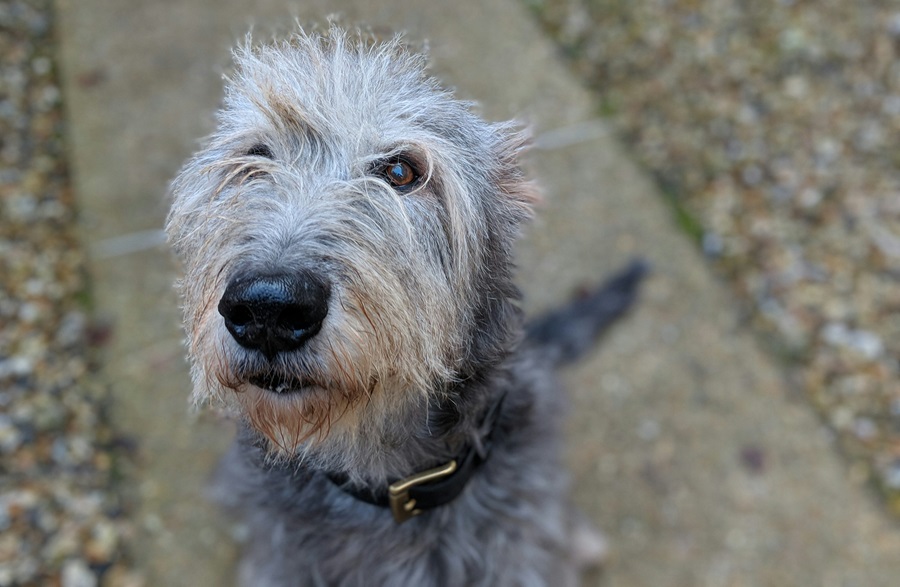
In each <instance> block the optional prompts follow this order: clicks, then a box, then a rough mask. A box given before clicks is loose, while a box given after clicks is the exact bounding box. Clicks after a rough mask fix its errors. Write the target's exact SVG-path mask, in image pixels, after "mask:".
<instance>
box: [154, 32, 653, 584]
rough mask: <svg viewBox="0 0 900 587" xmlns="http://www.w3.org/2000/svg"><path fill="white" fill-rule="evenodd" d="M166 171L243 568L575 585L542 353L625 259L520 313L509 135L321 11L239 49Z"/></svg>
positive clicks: (571, 335)
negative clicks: (225, 427)
mask: <svg viewBox="0 0 900 587" xmlns="http://www.w3.org/2000/svg"><path fill="white" fill-rule="evenodd" d="M234 55H235V68H234V72H233V74H231V76H230V79H228V81H227V88H226V94H225V98H224V104H223V107H222V108H221V110H220V111H219V113H218V126H217V129H216V130H215V132H214V133H213V134H212V135H211V136H210V137H209V138H208V139H207V140H206V143H205V146H204V147H203V148H202V150H200V151H199V152H198V153H197V154H195V155H194V156H193V158H191V159H190V160H189V161H188V162H187V163H186V164H185V165H184V167H183V168H182V170H181V171H180V173H179V175H178V176H177V178H176V179H175V180H174V182H173V184H172V190H171V192H172V207H171V211H170V214H169V216H168V219H167V232H168V235H169V240H170V242H171V244H172V246H173V248H174V251H175V253H176V255H177V257H178V258H179V259H180V260H181V261H182V263H183V266H184V277H183V279H181V280H180V283H179V290H180V293H181V296H182V300H183V304H184V322H185V329H186V332H187V346H188V354H189V357H190V360H191V364H192V379H193V385H194V391H193V397H194V399H195V400H196V401H197V402H199V403H213V404H216V405H218V406H221V407H222V408H224V409H225V410H227V411H228V412H229V413H232V414H234V416H235V418H237V420H238V421H239V422H240V432H239V434H238V438H237V440H236V442H235V444H234V445H233V447H232V448H231V450H230V451H229V452H228V454H227V455H226V456H225V458H224V459H223V462H222V464H221V465H220V468H219V471H218V473H217V481H216V483H215V491H214V493H215V496H216V499H217V500H218V501H219V502H221V503H222V504H223V505H224V506H225V507H226V508H228V509H229V510H231V511H232V512H234V513H235V514H236V515H238V516H240V517H241V518H242V519H243V522H244V523H245V524H246V528H247V534H248V536H247V540H246V544H245V547H244V553H243V555H242V559H241V562H240V565H239V570H238V575H239V580H240V581H241V582H242V583H243V584H244V585H253V586H269V585H271V586H284V585H416V586H420V587H421V586H430V585H434V586H438V585H491V586H502V585H511V586H512V585H516V586H521V585H551V584H552V585H572V584H577V582H578V577H579V573H580V571H581V569H582V568H583V567H584V566H585V565H586V564H589V563H591V562H595V561H596V560H597V559H598V558H599V557H600V556H601V554H602V551H603V548H604V545H603V542H602V538H601V537H600V535H599V534H597V533H595V532H594V531H593V530H592V529H590V528H589V526H588V525H587V524H586V523H585V522H584V521H583V519H582V518H581V517H580V516H578V515H577V514H576V513H575V512H574V510H573V509H572V506H571V505H570V504H569V502H568V498H567V492H568V489H567V488H568V481H567V475H566V474H565V471H564V468H563V466H562V463H561V430H560V428H561V420H562V417H563V412H564V405H565V397H564V393H563V391H562V390H561V386H560V384H559V382H558V380H557V378H556V374H555V372H556V369H557V367H559V366H561V365H563V364H565V363H568V362H571V361H574V360H575V359H577V358H578V357H580V356H582V355H583V354H584V353H585V352H587V351H588V350H589V349H590V348H592V346H593V344H594V342H595V341H596V340H597V338H598V337H599V336H600V334H601V333H602V332H603V331H604V330H605V329H606V327H607V326H608V325H609V324H610V323H611V322H613V321H614V320H615V319H616V318H617V317H619V316H620V315H622V314H623V313H624V312H625V311H626V310H627V309H628V308H629V307H630V306H631V305H632V303H633V301H634V300H635V298H636V295H637V289H638V285H639V282H640V281H641V278H642V276H643V275H644V273H645V267H644V265H643V264H642V263H640V262H635V263H633V264H632V265H630V266H629V267H627V268H625V269H624V270H623V271H622V272H621V273H619V274H618V275H616V276H615V277H613V278H612V279H611V280H609V281H608V282H607V283H606V284H605V285H604V286H602V287H600V288H598V289H596V290H594V291H592V292H589V293H587V294H586V295H584V296H581V297H579V298H577V299H575V300H573V301H572V302H571V303H569V304H567V305H566V306H564V307H562V308H560V309H558V310H555V311H552V312H550V313H548V314H546V315H544V316H542V317H539V318H537V319H535V320H533V321H531V322H530V323H529V324H528V325H527V326H526V325H525V322H524V319H523V316H522V312H521V310H520V308H519V305H518V299H519V297H520V296H519V292H518V289H517V288H516V286H515V285H514V283H513V269H514V267H513V260H512V257H513V248H514V243H515V240H516V238H517V236H518V234H519V232H520V229H521V227H522V226H523V224H524V223H525V222H526V221H527V220H528V219H529V218H530V217H531V215H532V209H533V206H534V204H535V202H536V201H537V198H538V196H537V190H536V188H535V186H534V184H533V183H532V182H531V181H529V180H528V179H527V177H526V175H525V174H524V172H523V170H522V167H521V165H520V157H521V155H522V153H523V151H524V149H525V148H526V146H527V143H528V140H527V135H526V133H524V132H523V131H522V130H521V129H520V128H519V127H518V126H517V125H516V124H514V123H510V122H507V123H487V122H485V121H483V120H482V119H480V118H479V117H478V116H476V115H475V114H473V112H472V104H471V103H467V102H464V101H460V100H458V99H456V98H454V96H453V94H452V92H451V91H449V90H447V89H445V88H443V87H442V86H441V85H440V84H439V82H438V81H437V80H435V79H434V78H433V77H431V76H430V74H429V73H428V72H427V68H426V65H427V63H426V58H425V57H424V56H422V55H421V54H419V53H417V52H415V51H412V50H410V49H409V47H408V46H407V44H406V43H405V42H404V40H403V39H402V38H401V37H396V38H393V39H390V40H384V41H381V40H375V39H372V38H369V36H367V35H366V34H364V33H359V32H348V31H346V30H343V29H341V28H339V27H337V26H334V25H332V26H331V27H330V28H328V29H327V30H324V31H321V32H307V31H304V30H302V29H301V30H299V31H298V32H296V33H294V34H293V35H292V36H291V37H290V38H288V39H285V40H281V41H273V42H271V43H269V44H263V45H259V46H256V45H254V44H253V42H252V41H251V40H250V39H249V38H248V40H247V41H246V42H245V43H244V44H243V45H242V46H240V47H239V48H238V49H236V50H235V53H234Z"/></svg>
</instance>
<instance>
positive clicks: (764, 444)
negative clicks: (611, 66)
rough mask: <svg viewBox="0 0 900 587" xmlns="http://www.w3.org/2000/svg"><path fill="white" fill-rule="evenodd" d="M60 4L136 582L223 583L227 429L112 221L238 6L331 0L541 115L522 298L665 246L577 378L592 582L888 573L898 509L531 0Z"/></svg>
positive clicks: (151, 224)
mask: <svg viewBox="0 0 900 587" xmlns="http://www.w3.org/2000/svg"><path fill="white" fill-rule="evenodd" d="M57 8H58V11H59V17H60V23H61V27H60V37H61V46H62V63H63V67H64V72H63V73H64V79H65V92H66V94H65V95H66V100H67V103H68V108H69V119H70V129H71V147H72V149H71V157H72V167H73V170H74V173H75V181H76V189H77V192H78V194H79V198H80V202H81V209H82V215H83V224H84V233H85V238H86V240H87V242H88V243H89V244H91V245H92V246H93V250H95V251H99V252H101V253H102V255H97V256H95V258H94V260H93V262H92V266H91V271H92V275H93V280H94V291H95V298H96V305H97V308H98V311H100V312H104V313H107V314H108V315H109V316H111V317H112V318H113V320H114V321H115V328H116V330H115V332H116V336H115V339H114V341H113V343H112V345H111V347H110V349H109V351H108V353H107V357H106V363H107V364H106V369H105V374H106V377H108V378H109V379H110V380H111V381H112V382H113V384H114V386H115V389H116V393H117V400H118V402H117V408H116V412H115V415H116V418H117V420H118V421H119V423H120V426H121V427H122V428H123V429H124V430H126V431H128V432H130V433H132V434H133V435H135V437H137V439H138V440H139V441H140V444H141V461H140V469H139V471H138V472H137V478H135V479H132V480H131V484H132V486H133V487H134V488H135V490H136V491H137V494H138V496H139V497H140V498H141V505H140V510H139V512H138V520H139V523H140V528H141V532H140V535H139V536H138V538H137V547H136V554H137V556H138V558H139V562H140V563H141V565H142V567H143V568H144V569H145V571H146V572H147V574H148V585H191V586H203V585H210V586H212V585H227V584H229V583H230V577H231V568H232V567H231V564H232V561H233V548H232V547H231V545H230V538H229V533H228V527H227V525H226V524H225V523H224V522H223V520H221V518H220V517H219V516H218V515H217V513H216V512H215V511H213V510H212V509H211V508H210V507H209V506H208V505H206V503H205V502H204V501H203V499H202V495H201V494H202V486H203V483H204V481H205V479H206V477H207V475H208V472H209V471H210V470H211V468H212V467H213V466H214V462H215V459H216V455H218V454H219V453H220V452H221V451H222V450H224V447H225V446H226V444H227V442H228V440H229V438H230V434H231V431H230V427H229V426H228V425H227V424H223V423H221V422H217V421H216V420H215V419H213V418H210V417H201V418H199V419H194V418H191V417H190V416H189V415H188V410H187V399H186V398H187V393H188V389H189V381H188V376H187V371H186V368H185V366H184V364H183V362H182V360H181V356H182V354H183V349H182V348H181V345H180V338H181V335H180V331H179V327H178V310H177V300H176V299H175V296H174V294H173V292H172V289H171V287H170V284H171V282H172V281H173V280H174V278H175V274H176V270H175V268H174V266H173V265H172V264H171V262H170V261H169V258H168V255H167V253H166V252H165V250H164V249H162V248H159V247H157V248H150V249H148V250H144V251H140V252H131V253H127V254H119V255H116V254H115V248H114V247H112V248H111V247H109V246H106V245H109V244H110V242H111V241H109V240H108V239H110V238H113V237H120V236H122V235H129V234H134V233H138V235H139V236H140V235H142V234H143V235H146V233H141V232H140V231H146V230H153V229H158V228H159V227H160V226H161V225H162V221H163V217H164V214H165V201H164V197H163V196H164V194H165V191H166V185H167V182H168V181H169V180H170V179H171V177H172V176H173V175H174V173H175V172H176V170H177V168H178V167H179V165H180V163H181V162H182V161H183V160H184V159H185V158H186V157H187V156H188V155H189V154H190V153H191V152H192V150H193V149H194V148H195V147H196V145H197V138H198V137H200V136H202V135H203V134H204V133H206V132H208V131H209V130H210V129H211V128H212V116H211V115H212V112H213V110H214V108H215V106H216V104H217V102H218V100H219V97H220V95H221V80H220V73H221V72H222V71H223V69H224V68H225V67H226V66H227V63H228V48H229V47H230V46H231V45H232V44H233V43H234V41H235V40H236V39H239V38H241V37H242V36H243V34H244V32H245V31H246V30H247V29H248V27H249V25H251V24H255V25H256V29H257V30H259V31H264V32H263V33H262V34H263V35H264V36H265V35H267V31H268V30H269V29H270V27H273V26H277V27H280V28H282V29H284V30H288V29H289V28H290V23H291V22H292V21H293V19H294V17H299V18H300V19H301V20H303V21H319V22H321V21H322V20H323V19H324V17H325V16H326V15H328V14H332V13H335V12H339V13H342V14H343V15H344V17H345V19H346V20H347V21H348V22H355V21H362V22H367V23H369V24H371V25H373V26H375V27H378V28H386V29H391V30H407V31H409V32H410V35H411V37H412V38H415V39H422V38H427V39H429V41H430V46H431V51H432V57H433V61H434V64H435V71H436V73H437V74H438V75H439V76H440V77H441V78H442V79H444V80H445V81H446V82H447V83H448V84H449V85H452V86H454V87H456V88H457V89H458V92H459V94H460V95H461V96H462V97H465V98H473V99H477V100H479V101H480V102H481V104H482V109H483V112H484V113H485V115H486V116H487V117H489V118H492V119H504V118H508V117H512V116H516V117H519V118H521V119H524V120H527V121H529V122H530V123H531V124H532V126H533V127H534V128H535V131H536V134H537V135H538V137H539V141H538V145H541V144H543V145H544V146H545V148H543V149H538V150H536V151H535V152H534V153H533V155H532V157H531V161H530V163H531V166H532V167H533V169H534V171H535V174H536V175H537V176H538V177H539V178H540V183H541V184H542V185H543V186H544V188H545V193H546V203H545V205H544V207H543V209H542V211H541V216H540V218H539V219H538V220H537V221H536V223H535V225H534V226H533V227H532V229H531V230H530V231H529V234H528V238H527V240H526V242H525V243H524V246H523V249H522V252H521V265H522V270H521V275H522V283H523V284H524V285H525V290H526V295H527V302H526V305H527V307H528V308H530V309H537V308H542V307H546V306H549V305H551V304H553V303H555V302H558V301H559V300H560V299H563V298H564V297H566V296H567V295H569V293H570V292H571V290H572V288H573V287H575V286H577V285H579V284H582V283H586V282H594V281H596V280H598V279H599V278H600V277H601V276H602V275H604V274H605V273H606V272H608V271H610V270H612V269H613V268H614V267H615V266H617V265H618V264H619V263H621V262H623V261H624V260H626V259H627V258H629V257H631V256H633V255H643V256H646V257H647V258H649V259H650V260H651V262H652V263H653V265H654V267H655V269H656V273H655V275H654V277H653V278H652V279H651V280H650V282H649V283H648V286H647V289H646V291H645V295H644V301H643V304H642V305H641V307H640V308H639V309H638V310H637V311H636V312H634V314H633V315H632V316H631V317H630V318H629V319H628V320H627V321H626V322H624V323H622V324H621V325H619V326H618V327H617V328H616V329H615V330H614V332H613V333H612V334H611V335H610V336H609V337H607V339H606V341H605V343H604V346H603V349H602V351H600V352H599V353H598V354H597V355H596V356H595V357H594V358H592V359H591V360H590V361H589V362H588V363H587V364H585V365H583V366H581V367H580V368H578V369H576V370H575V371H573V372H572V373H570V376H569V378H568V379H569V381H570V382H571V384H572V388H573V398H574V407H575V409H574V410H573V415H572V423H571V427H570V440H571V443H570V444H571V447H572V448H571V451H570V461H571V463H572V465H573V471H574V473H575V479H576V486H575V495H576V499H577V500H578V502H579V504H580V505H581V506H582V507H583V508H584V510H585V512H586V513H587V514H588V515H589V516H590V517H592V518H593V519H595V520H596V521H597V523H598V524H599V525H600V526H601V527H603V528H604V529H605V530H606V532H607V533H608V534H609V537H610V539H611V542H612V546H613V550H614V556H613V559H612V561H611V563H610V565H609V566H608V568H607V570H606V571H605V572H604V573H603V574H602V576H597V577H592V578H591V582H592V584H597V585H604V586H613V585H616V586H618V585H622V586H644V585H646V586H654V587H656V586H669V585H671V586H696V585H767V586H769V585H770V586H779V587H780V586H785V585H864V586H867V587H868V586H880V585H884V586H887V585H893V584H895V578H896V577H897V576H900V533H898V531H897V529H896V528H895V527H892V526H890V525H889V524H888V523H887V522H885V521H884V519H883V518H882V514H881V513H880V511H879V509H878V507H877V505H876V504H875V503H874V502H873V500H872V497H871V495H870V494H869V493H868V492H867V491H866V490H865V489H864V488H861V487H858V486H855V485H854V484H853V483H852V482H851V481H850V480H848V475H847V471H846V470H845V468H844V465H843V464H842V463H841V461H840V459H839V458H837V457H836V456H835V454H834V450H833V447H832V445H831V443H830V441H829V439H828V437H827V434H826V433H825V431H824V429H823V428H822V427H821V426H820V425H819V423H818V422H817V421H816V420H815V418H814V417H813V416H812V415H811V411H810V410H809V409H808V408H807V406H805V405H804V404H803V403H802V402H799V401H795V400H793V399H792V398H791V397H790V394H789V390H788V389H787V388H786V386H785V385H784V382H783V381H782V379H781V376H780V373H779V371H778V369H777V368H776V366H775V365H773V363H772V362H771V361H770V360H768V359H767V358H766V357H765V356H763V355H762V354H761V353H760V352H759V350H758V349H757V348H756V346H755V344H754V341H753V339H752V338H751V337H750V336H749V335H748V334H747V333H746V332H744V330H743V329H742V328H741V326H740V324H739V323H738V321H737V319H736V317H735V311H734V308H733V307H732V305H731V303H730V300H729V298H728V294H727V292H726V290H725V289H724V288H723V287H722V286H721V285H720V284H719V283H717V282H716V281H715V280H714V279H713V278H712V277H711V276H710V274H709V273H708V272H707V270H706V268H705V266H704V265H703V262H702V259H700V258H699V257H698V256H697V254H696V252H695V250H694V248H693V247H692V246H691V245H690V243H688V242H687V240H686V239H685V238H684V237H683V236H682V235H681V234H680V233H679V232H678V230H677V229H676V228H675V226H674V225H673V223H672V222H671V221H670V218H669V216H668V214H667V211H666V209H665V207H664V206H663V204H662V201H661V199H660V198H659V197H658V194H657V193H656V192H655V190H654V188H653V186H652V185H651V184H650V183H649V182H648V181H647V179H646V178H645V177H643V176H642V175H641V174H640V172H639V171H638V170H637V169H636V168H635V166H634V165H633V164H632V163H631V162H630V161H629V159H628V158H627V157H626V156H625V155H623V153H622V152H621V150H620V149H619V147H618V145H617V144H616V143H615V141H614V140H613V139H612V137H611V136H610V134H609V133H608V132H607V131H606V130H605V128H604V126H603V124H602V122H601V123H596V122H593V121H592V119H593V114H592V113H593V110H592V106H591V104H592V103H591V97H590V95H589V94H588V93H587V92H586V91H585V90H584V89H583V88H581V87H580V86H579V84H578V82H577V80H575V79H573V78H572V76H571V75H570V74H569V73H568V72H567V71H566V70H565V68H564V66H563V65H562V64H561V62H560V61H559V60H557V59H556V58H555V57H554V54H553V47H552V46H551V44H550V43H549V41H548V40H546V39H545V38H544V37H543V36H542V34H541V33H540V32H539V30H538V29H537V27H536V26H535V25H534V24H533V23H532V22H531V20H530V19H529V17H528V15H527V13H526V11H525V9H524V7H523V5H522V4H520V3H518V2H515V1H514V0H492V1H490V2H478V1H476V0H460V1H457V2H453V3H439V2H421V3H410V2H400V1H399V0H385V1H382V2H378V3H370V2H365V1H362V0H358V1H354V0H339V1H330V2H326V1H323V0H314V1H307V2H303V3H292V2H286V1H285V0H257V1H256V2H254V3H252V4H251V3H246V2H240V1H238V0H218V1H217V0H197V1H194V2H177V1H174V0H161V1H157V2H152V3H150V2H137V1H132V2H123V1H121V0H78V1H77V2H75V1H74V0H58V1H57ZM572 125H576V126H575V127H573V126H572ZM585 128H587V129H588V130H589V131H590V132H583V131H584V129H585ZM550 131H552V133H551V134H542V133H545V132H550ZM541 137H543V140H540V139H541ZM151 241H152V239H151ZM114 242H117V241H114ZM136 242H146V241H141V239H140V238H137V239H136Z"/></svg>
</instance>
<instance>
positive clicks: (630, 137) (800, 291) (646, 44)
mask: <svg viewBox="0 0 900 587" xmlns="http://www.w3.org/2000/svg"><path fill="white" fill-rule="evenodd" d="M527 3H528V4H529V6H531V7H532V8H533V9H534V11H535V12H536V13H537V14H538V16H539V17H540V19H541V20H542V22H543V23H544V24H545V26H546V28H547V29H548V30H549V31H550V32H551V34H552V35H553V36H554V37H555V38H556V39H557V40H558V42H559V43H560V45H561V46H562V48H563V50H564V52H565V54H566V55H567V56H568V58H569V59H570V60H571V62H572V64H573V65H574V67H575V68H576V69H577V71H578V72H579V73H580V74H581V75H582V76H583V78H584V79H585V80H586V82H587V83H588V84H589V85H590V86H591V87H592V88H594V89H595V90H596V91H597V93H598V96H599V107H598V108H599V109H600V110H601V111H602V112H603V113H604V114H606V115H608V116H609V117H610V118H611V120H612V121H613V122H614V124H615V125H616V127H617V129H618V131H619V132H620V134H621V136H622V137H623V139H624V140H625V141H626V143H627V144H628V145H629V147H630V148H631V149H632V152H633V153H634V154H635V155H636V156H637V157H638V158H639V159H640V160H641V162H642V163H643V164H644V165H645V166H646V168H647V169H649V170H650V171H651V172H652V173H653V175H654V176H655V177H656V178H657V180H658V183H659V184H660V185H661V186H662V188H663V190H664V192H665V193H666V194H667V196H668V197H669V198H670V199H671V202H672V205H673V210H674V212H675V214H676V217H677V218H678V219H679V221H680V222H681V223H682V226H683V227H684V229H685V230H686V231H687V232H688V233H689V234H690V235H692V236H693V237H695V238H696V239H697V241H698V244H699V245H700V246H701V247H702V249H703V251H704V252H705V253H706V254H707V255H708V256H709V258H710V259H711V260H713V261H714V262H715V265H716V266H717V267H718V268H719V269H720V270H721V272H722V274H723V275H725V276H726V277H727V279H728V280H729V281H730V283H731V285H732V286H733V290H734V292H735V293H736V295H737V296H738V297H739V298H740V299H741V300H743V302H744V303H745V306H746V308H747V309H748V312H747V313H748V321H749V322H752V324H753V326H755V327H756V328H757V329H758V330H759V332H761V333H763V335H764V340H765V341H766V342H767V346H768V347H769V348H770V349H771V350H773V351H774V352H775V353H778V354H779V355H781V356H783V357H784V358H785V359H786V363H787V365H788V366H789V372H790V373H791V374H792V379H793V381H794V383H795V387H797V388H798V389H803V390H805V392H806V393H807V395H808V397H809V399H810V401H811V402H812V403H813V404H814V405H815V406H816V408H818V409H819V410H820V413H821V414H822V417H823V418H824V419H825V421H826V422H828V423H829V424H830V426H831V428H832V430H834V431H835V432H836V435H837V436H838V437H839V439H840V445H841V447H842V448H843V449H844V451H845V452H846V453H847V454H848V455H849V456H850V458H851V461H852V464H851V470H850V471H851V474H852V475H854V476H855V477H856V478H857V479H858V480H859V481H860V482H864V481H866V480H871V481H874V482H875V484H876V485H877V486H878V487H879V488H880V489H882V490H883V493H884V495H885V496H886V497H887V502H888V505H889V507H890V508H891V509H892V510H893V511H894V512H896V513H900V380H898V372H900V366H898V353H900V172H898V163H900V158H898V154H900V59H898V57H900V8H898V6H897V4H896V3H894V2H891V1H887V0H884V1H878V0H858V1H855V2H847V1H845V0H822V1H817V2H803V1H799V0H760V1H756V2H745V1H743V0H646V1H641V2H625V1H614V0H527Z"/></svg>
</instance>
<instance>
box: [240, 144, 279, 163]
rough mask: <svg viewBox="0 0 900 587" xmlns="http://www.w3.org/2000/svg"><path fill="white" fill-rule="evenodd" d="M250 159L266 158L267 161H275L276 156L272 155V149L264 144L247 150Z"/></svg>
mask: <svg viewBox="0 0 900 587" xmlns="http://www.w3.org/2000/svg"><path fill="white" fill-rule="evenodd" d="M247 156H248V157H265V158H266V159H274V158H275V155H273V154H272V149H270V148H269V146H268V145H264V144H262V143H259V144H256V145H253V146H252V147H250V148H249V149H247Z"/></svg>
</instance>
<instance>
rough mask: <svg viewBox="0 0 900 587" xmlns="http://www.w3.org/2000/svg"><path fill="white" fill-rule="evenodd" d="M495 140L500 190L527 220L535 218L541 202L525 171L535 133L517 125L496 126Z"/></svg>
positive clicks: (535, 186)
mask: <svg viewBox="0 0 900 587" xmlns="http://www.w3.org/2000/svg"><path fill="white" fill-rule="evenodd" d="M494 136H496V137H497V140H496V142H495V144H494V152H495V153H496V160H497V170H496V180H495V181H496V184H497V190H498V192H499V193H500V194H501V195H502V196H504V197H505V198H506V200H507V202H508V203H509V204H510V205H511V207H512V209H513V210H514V211H515V212H518V213H519V215H520V216H521V218H522V219H523V220H525V219H528V218H531V216H532V215H533V210H534V207H535V206H536V205H538V204H540V202H541V195H540V191H539V190H538V187H537V185H536V184H535V183H534V182H533V181H531V180H529V179H528V177H527V176H526V174H525V172H524V170H523V169H522V161H521V159H522V155H523V154H524V153H525V152H527V151H528V149H529V147H530V146H531V133H530V132H528V130H527V129H525V128H522V127H521V126H520V125H518V124H517V123H515V122H505V123H501V124H496V125H494Z"/></svg>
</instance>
